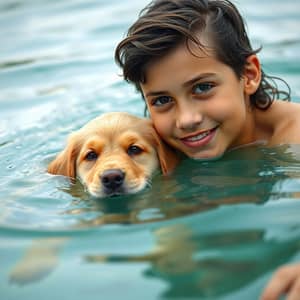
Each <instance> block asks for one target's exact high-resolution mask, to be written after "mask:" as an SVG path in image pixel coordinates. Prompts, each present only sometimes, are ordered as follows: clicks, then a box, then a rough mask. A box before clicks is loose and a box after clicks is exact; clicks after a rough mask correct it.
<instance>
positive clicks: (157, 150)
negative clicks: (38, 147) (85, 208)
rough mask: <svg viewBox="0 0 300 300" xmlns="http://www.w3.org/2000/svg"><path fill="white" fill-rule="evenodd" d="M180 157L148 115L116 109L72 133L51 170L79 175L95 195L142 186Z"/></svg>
mask: <svg viewBox="0 0 300 300" xmlns="http://www.w3.org/2000/svg"><path fill="white" fill-rule="evenodd" d="M177 161H178V159H177V156H176V154H175V153H174V152H173V151H172V150H171V149H169V148H168V147H167V146H166V145H165V144H164V143H163V142H162V141H161V140H160V138H159V137H158V135H157V133H156V131H155V130H154V128H153V126H152V122H151V121H150V120H148V119H145V118H139V117H136V116H133V115H130V114H128V113H121V112H114V113H107V114H104V115H102V116H100V117H98V118H96V119H93V120H92V121H90V122H89V123H87V124H86V125H85V126H84V127H82V128H81V129H80V130H78V131H77V132H74V133H73V134H71V135H70V137H69V140H68V143H67V146H66V148H65V149H64V150H63V151H62V152H61V153H60V154H59V155H58V156H57V157H56V158H55V159H54V161H52V162H51V163H50V165H49V167H48V172H49V173H52V174H59V175H65V176H69V177H71V178H76V177H77V178H79V179H80V180H81V182H82V183H83V184H84V185H85V186H86V188H87V190H88V191H89V193H90V194H91V195H93V196H96V197H106V196H111V195H118V194H132V193H136V192H139V191H140V190H142V189H143V188H144V187H145V186H147V184H148V183H149V181H150V179H151V176H152V174H153V172H154V171H155V170H156V169H157V168H158V167H159V166H160V167H161V170H162V173H163V174H167V173H169V172H171V171H172V170H173V168H174V167H175V166H176V164H177Z"/></svg>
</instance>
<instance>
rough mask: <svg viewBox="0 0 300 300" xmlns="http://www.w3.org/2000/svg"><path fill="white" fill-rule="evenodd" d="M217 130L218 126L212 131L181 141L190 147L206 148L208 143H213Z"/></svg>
mask: <svg viewBox="0 0 300 300" xmlns="http://www.w3.org/2000/svg"><path fill="white" fill-rule="evenodd" d="M217 128H218V126H216V127H214V128H212V129H209V130H206V131H203V132H200V133H198V134H194V135H191V136H187V137H184V138H181V139H180V140H181V141H182V142H183V144H185V145H186V146H188V147H199V146H204V145H206V144H207V143H209V142H210V141H211V139H212V138H213V137H214V135H215V132H216V129H217Z"/></svg>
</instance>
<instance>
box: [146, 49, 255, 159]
mask: <svg viewBox="0 0 300 300" xmlns="http://www.w3.org/2000/svg"><path fill="white" fill-rule="evenodd" d="M191 47H192V51H193V53H194V54H196V55H197V56H195V55H192V54H191V53H190V52H189V50H188V49H187V47H186V45H185V44H184V45H181V46H179V47H178V48H176V49H175V50H173V52H171V53H170V54H168V55H167V56H165V57H162V58H161V59H160V60H158V61H156V62H154V63H153V64H152V65H151V66H150V67H148V69H147V72H146V80H147V81H146V83H145V84H141V89H142V92H143V94H144V97H145V100H146V104H147V107H148V110H149V112H150V115H151V118H152V120H153V122H154V125H155V127H156V129H157V131H158V133H159V135H160V136H161V137H162V138H163V139H164V140H165V141H166V142H167V143H168V144H170V145H171V146H173V147H174V148H176V149H178V150H179V151H182V152H183V153H185V154H186V155H187V156H189V157H191V158H195V159H213V158H217V157H219V156H221V155H222V154H223V153H224V152H225V151H226V150H227V149H229V148H232V147H235V146H238V145H242V144H245V143H249V142H252V141H253V140H254V132H253V129H254V125H253V118H252V117H251V115H252V112H251V109H250V108H249V95H250V91H249V89H247V88H245V81H249V80H251V78H250V79H249V78H248V79H245V77H244V76H243V78H242V79H238V78H237V76H236V75H235V73H234V72H233V70H232V69H231V68H230V67H229V66H227V65H225V64H223V63H221V62H220V61H218V60H217V59H216V58H214V57H213V55H210V54H208V52H205V53H204V52H202V51H201V50H200V49H199V48H197V47H196V46H195V45H191ZM255 90H256V89H255ZM253 92H254V91H252V90H251V93H253Z"/></svg>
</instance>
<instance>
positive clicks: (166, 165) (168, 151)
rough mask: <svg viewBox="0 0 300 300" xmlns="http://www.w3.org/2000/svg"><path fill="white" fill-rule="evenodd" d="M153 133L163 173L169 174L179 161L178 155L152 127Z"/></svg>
mask: <svg viewBox="0 0 300 300" xmlns="http://www.w3.org/2000/svg"><path fill="white" fill-rule="evenodd" d="M153 135H154V139H155V143H156V146H157V149H156V151H157V154H158V159H159V163H160V168H161V171H162V173H163V175H168V174H170V173H171V172H172V171H173V170H174V169H175V167H176V166H177V164H178V163H179V160H180V158H179V155H178V154H177V153H176V151H175V150H173V149H172V148H171V147H170V146H169V145H167V144H166V143H164V142H163V141H162V139H161V138H160V137H159V135H158V133H157V132H156V131H155V129H153Z"/></svg>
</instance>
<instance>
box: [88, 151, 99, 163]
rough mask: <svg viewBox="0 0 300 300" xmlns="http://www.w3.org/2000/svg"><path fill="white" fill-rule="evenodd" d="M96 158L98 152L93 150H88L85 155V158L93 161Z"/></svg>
mask: <svg viewBox="0 0 300 300" xmlns="http://www.w3.org/2000/svg"><path fill="white" fill-rule="evenodd" d="M97 158H98V154H97V153H96V152H95V151H89V152H88V153H87V155H86V156H85V159H86V160H88V161H93V160H96V159H97Z"/></svg>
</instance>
